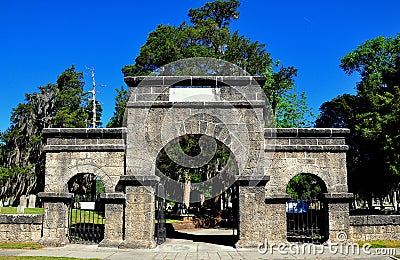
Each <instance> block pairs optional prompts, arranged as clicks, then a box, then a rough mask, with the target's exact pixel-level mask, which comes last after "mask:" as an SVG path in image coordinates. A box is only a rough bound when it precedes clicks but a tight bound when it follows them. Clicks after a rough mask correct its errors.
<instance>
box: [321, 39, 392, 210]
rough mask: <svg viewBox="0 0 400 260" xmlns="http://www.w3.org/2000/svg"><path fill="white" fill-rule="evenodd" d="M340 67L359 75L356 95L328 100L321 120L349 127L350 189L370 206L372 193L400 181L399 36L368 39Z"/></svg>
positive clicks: (328, 124)
mask: <svg viewBox="0 0 400 260" xmlns="http://www.w3.org/2000/svg"><path fill="white" fill-rule="evenodd" d="M341 68H342V69H343V70H344V71H345V72H346V74H348V75H351V74H353V73H358V74H360V76H361V80H360V82H358V83H357V94H356V95H347V94H346V95H342V96H339V97H337V98H335V99H333V100H331V101H329V102H326V103H324V104H323V105H322V106H321V108H320V110H321V115H320V117H319V118H318V120H317V121H316V125H317V126H318V127H348V128H350V130H351V136H350V138H349V139H348V143H349V146H350V151H349V153H348V157H349V160H348V173H349V187H350V191H351V192H354V193H357V194H359V195H360V196H361V198H363V199H366V200H368V201H369V205H371V201H372V195H374V196H377V197H379V196H385V195H387V194H388V193H389V192H390V191H391V190H398V185H399V180H400V172H399V169H400V153H399V152H398V151H399V149H400V128H399V127H398V126H399V125H400V90H399V86H400V77H399V76H400V35H399V34H398V35H397V36H396V37H387V38H384V37H377V38H375V39H372V40H368V41H366V42H364V43H363V44H362V45H360V46H358V47H357V49H356V50H354V51H352V52H350V53H348V54H347V55H346V56H345V57H344V58H343V59H341ZM377 174H379V177H377Z"/></svg>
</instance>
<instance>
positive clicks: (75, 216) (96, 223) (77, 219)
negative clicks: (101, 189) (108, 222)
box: [68, 195, 105, 244]
mask: <svg viewBox="0 0 400 260" xmlns="http://www.w3.org/2000/svg"><path fill="white" fill-rule="evenodd" d="M104 222H105V218H104V204H103V203H101V200H100V196H96V197H95V198H94V199H92V198H90V196H89V198H88V197H86V196H85V195H74V197H73V199H72V202H71V206H70V210H69V217H68V238H69V241H70V242H71V243H84V244H86V243H88V244H90V243H96V244H97V243H99V242H100V241H102V240H103V238H104Z"/></svg>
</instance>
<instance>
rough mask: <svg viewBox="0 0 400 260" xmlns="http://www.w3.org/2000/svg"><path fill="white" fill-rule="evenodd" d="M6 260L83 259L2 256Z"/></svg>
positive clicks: (93, 259)
mask: <svg viewBox="0 0 400 260" xmlns="http://www.w3.org/2000/svg"><path fill="white" fill-rule="evenodd" d="M0 259H4V260H53V259H54V260H76V259H82V258H74V257H54V256H0ZM85 260H100V259H99V258H85Z"/></svg>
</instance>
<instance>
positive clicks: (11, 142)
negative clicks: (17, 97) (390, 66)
mask: <svg viewBox="0 0 400 260" xmlns="http://www.w3.org/2000/svg"><path fill="white" fill-rule="evenodd" d="M83 85H84V82H83V73H80V72H76V71H75V67H74V66H71V67H70V68H67V69H66V70H65V71H64V72H62V73H61V74H60V75H59V76H58V79H57V83H56V84H47V85H45V86H41V87H39V91H38V92H34V93H32V94H26V95H25V103H21V104H18V106H17V107H16V108H14V109H13V112H12V115H11V118H10V121H11V126H10V127H9V128H8V129H7V130H6V132H5V133H3V134H2V135H1V142H0V143H1V149H0V150H1V156H0V157H1V159H2V160H1V164H0V165H1V167H0V169H1V171H0V178H2V176H3V179H7V180H8V181H7V185H5V186H4V187H3V189H6V191H4V193H3V194H8V195H9V196H11V195H12V196H14V197H15V198H16V202H17V201H18V198H19V197H20V196H21V195H25V194H28V193H35V192H38V191H40V190H42V189H43V187H44V158H45V155H44V152H43V146H44V140H43V136H42V130H43V128H48V127H86V126H87V122H88V113H87V107H86V106H87V104H85V102H84V101H85V98H86V93H84V92H83ZM99 108H100V109H101V107H99ZM0 195H1V194H0Z"/></svg>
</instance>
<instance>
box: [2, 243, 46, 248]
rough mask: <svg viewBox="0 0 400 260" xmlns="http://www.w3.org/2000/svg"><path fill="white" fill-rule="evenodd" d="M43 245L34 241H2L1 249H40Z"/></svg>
mask: <svg viewBox="0 0 400 260" xmlns="http://www.w3.org/2000/svg"><path fill="white" fill-rule="evenodd" d="M40 248H43V246H42V245H39V244H37V243H33V242H0V249H40Z"/></svg>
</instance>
